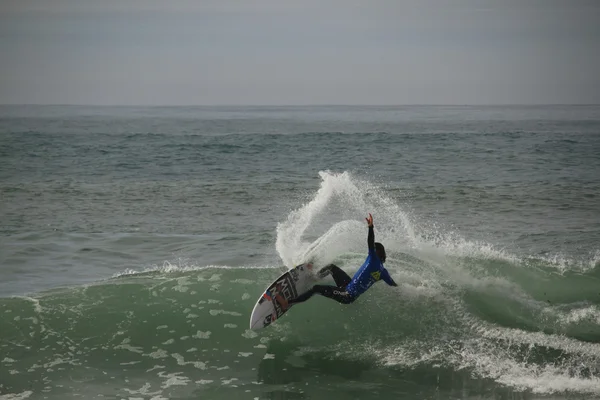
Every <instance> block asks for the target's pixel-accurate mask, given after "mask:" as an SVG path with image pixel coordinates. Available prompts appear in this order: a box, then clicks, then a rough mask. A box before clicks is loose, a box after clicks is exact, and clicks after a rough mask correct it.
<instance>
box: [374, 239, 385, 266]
mask: <svg viewBox="0 0 600 400" xmlns="http://www.w3.org/2000/svg"><path fill="white" fill-rule="evenodd" d="M375 253H377V257H379V259H380V260H381V262H385V247H383V245H382V244H381V243H379V242H375Z"/></svg>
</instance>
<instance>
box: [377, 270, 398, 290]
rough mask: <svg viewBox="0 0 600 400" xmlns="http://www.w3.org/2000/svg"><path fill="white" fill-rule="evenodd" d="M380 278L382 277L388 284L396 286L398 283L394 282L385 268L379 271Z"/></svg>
mask: <svg viewBox="0 0 600 400" xmlns="http://www.w3.org/2000/svg"><path fill="white" fill-rule="evenodd" d="M381 279H383V281H384V282H385V283H387V284H388V285H390V286H398V284H397V283H396V282H394V280H393V279H392V277H391V275H390V273H389V272H388V270H387V269H385V268H384V269H383V272H382V273H381Z"/></svg>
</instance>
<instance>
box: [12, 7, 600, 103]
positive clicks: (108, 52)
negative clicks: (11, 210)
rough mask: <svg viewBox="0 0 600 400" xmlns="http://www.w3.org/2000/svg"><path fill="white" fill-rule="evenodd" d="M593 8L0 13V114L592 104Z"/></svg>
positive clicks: (597, 99)
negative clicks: (43, 108)
mask: <svg viewBox="0 0 600 400" xmlns="http://www.w3.org/2000/svg"><path fill="white" fill-rule="evenodd" d="M599 71H600V1H598V0H560V1H559V0H535V1H534V0H367V1H357V0H297V1H290V0H237V1H236V0H0V104H87V105H262V104H265V105H307V104H381V105H396V104H398V105H400V104H591V103H594V104H598V103H600V72H599Z"/></svg>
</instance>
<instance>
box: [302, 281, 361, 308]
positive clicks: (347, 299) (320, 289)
mask: <svg viewBox="0 0 600 400" xmlns="http://www.w3.org/2000/svg"><path fill="white" fill-rule="evenodd" d="M311 292H313V293H319V294H320V295H321V296H325V297H328V298H330V299H333V300H335V301H337V302H339V303H342V304H350V303H352V302H353V301H354V300H356V298H355V297H353V296H351V295H350V293H348V292H346V290H344V288H340V287H336V286H326V285H315V286H314V287H313V288H312V289H311ZM311 296H312V294H311Z"/></svg>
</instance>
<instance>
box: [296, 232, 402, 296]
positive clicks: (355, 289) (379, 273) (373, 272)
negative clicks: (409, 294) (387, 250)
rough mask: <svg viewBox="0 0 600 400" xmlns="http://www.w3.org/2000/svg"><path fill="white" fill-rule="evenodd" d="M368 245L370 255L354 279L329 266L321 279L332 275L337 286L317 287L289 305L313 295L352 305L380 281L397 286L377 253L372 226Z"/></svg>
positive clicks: (324, 270) (321, 273) (322, 272)
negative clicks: (316, 294)
mask: <svg viewBox="0 0 600 400" xmlns="http://www.w3.org/2000/svg"><path fill="white" fill-rule="evenodd" d="M367 244H368V246H369V255H368V256H367V259H366V260H365V262H364V263H363V265H362V266H361V267H360V269H359V270H358V271H356V274H354V277H352V278H350V276H349V275H348V274H346V273H345V272H344V271H343V270H342V269H341V268H339V267H337V266H336V265H333V264H329V265H328V266H326V267H325V268H323V269H322V270H320V271H319V277H320V278H324V277H325V276H327V275H328V274H331V276H332V277H333V280H334V281H335V285H336V286H329V285H315V286H313V288H312V289H311V290H309V291H308V292H306V293H304V294H302V295H300V296H298V297H297V298H295V299H294V300H292V301H290V302H289V303H290V304H294V303H301V302H303V301H306V300H308V299H310V298H311V297H312V295H313V294H315V293H318V294H320V295H322V296H325V297H329V298H330V299H333V300H336V301H338V302H340V303H342V304H350V303H352V302H353V301H354V300H356V299H357V298H358V296H360V295H361V294H363V293H364V292H366V291H367V289H369V288H370V287H371V286H373V284H374V283H375V282H377V281H378V280H380V279H383V281H384V282H385V283H387V284H388V285H390V286H397V285H396V282H394V280H393V279H392V277H391V276H390V274H389V272H388V271H387V269H385V267H384V266H383V263H382V262H381V260H380V259H379V257H378V256H377V252H376V251H375V233H374V232H373V227H372V226H370V227H369V234H368V236H367Z"/></svg>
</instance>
